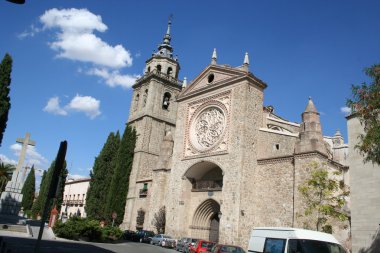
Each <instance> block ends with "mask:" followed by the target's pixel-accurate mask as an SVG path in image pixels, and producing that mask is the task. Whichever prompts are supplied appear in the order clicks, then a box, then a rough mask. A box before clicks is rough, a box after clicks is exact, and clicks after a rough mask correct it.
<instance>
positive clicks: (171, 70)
mask: <svg viewBox="0 0 380 253" xmlns="http://www.w3.org/2000/svg"><path fill="white" fill-rule="evenodd" d="M172 73H173V69H172V68H171V67H169V68H168V71H167V73H166V74H167V75H168V76H170V75H171V74H172Z"/></svg>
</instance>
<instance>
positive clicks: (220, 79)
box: [180, 65, 247, 97]
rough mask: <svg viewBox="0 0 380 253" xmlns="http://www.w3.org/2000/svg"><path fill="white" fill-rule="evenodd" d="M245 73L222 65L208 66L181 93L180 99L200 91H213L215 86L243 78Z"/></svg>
mask: <svg viewBox="0 0 380 253" xmlns="http://www.w3.org/2000/svg"><path fill="white" fill-rule="evenodd" d="M246 74H247V73H246V72H244V71H241V70H238V69H234V68H232V67H229V66H224V65H209V66H208V67H207V68H205V69H204V70H203V71H202V72H201V73H200V74H199V75H198V76H197V77H196V78H195V79H194V80H193V81H192V82H191V83H190V84H189V86H188V87H186V89H185V90H183V91H182V93H181V94H180V97H184V96H186V95H188V94H192V93H194V92H197V91H200V90H208V89H213V88H214V87H215V86H219V85H222V84H223V83H229V82H231V81H233V80H234V79H238V78H241V77H244V76H245V75H246Z"/></svg>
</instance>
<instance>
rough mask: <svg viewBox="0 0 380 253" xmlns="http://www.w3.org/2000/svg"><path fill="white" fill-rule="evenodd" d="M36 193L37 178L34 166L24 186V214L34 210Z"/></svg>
mask: <svg viewBox="0 0 380 253" xmlns="http://www.w3.org/2000/svg"><path fill="white" fill-rule="evenodd" d="M35 192H36V177H35V173H34V166H33V167H32V169H31V170H30V172H29V174H28V177H27V178H26V180H25V183H24V186H23V188H22V191H21V193H22V202H21V206H22V208H23V209H24V212H25V211H27V210H31V209H32V206H33V200H34V193H35Z"/></svg>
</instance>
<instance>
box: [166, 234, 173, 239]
mask: <svg viewBox="0 0 380 253" xmlns="http://www.w3.org/2000/svg"><path fill="white" fill-rule="evenodd" d="M164 238H168V239H172V237H171V236H169V235H164Z"/></svg>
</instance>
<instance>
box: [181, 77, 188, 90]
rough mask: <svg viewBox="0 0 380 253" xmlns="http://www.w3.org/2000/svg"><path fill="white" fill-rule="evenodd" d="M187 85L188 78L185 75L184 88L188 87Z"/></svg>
mask: <svg viewBox="0 0 380 253" xmlns="http://www.w3.org/2000/svg"><path fill="white" fill-rule="evenodd" d="M186 86H187V78H186V77H184V78H183V83H182V88H186Z"/></svg>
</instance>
